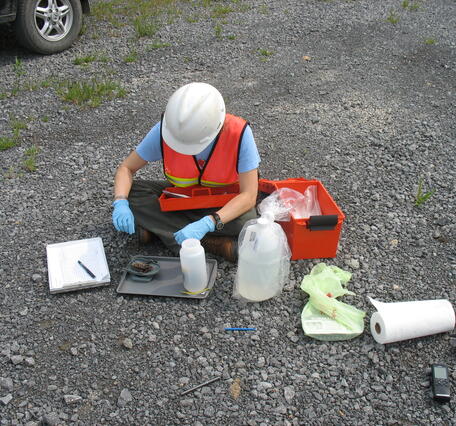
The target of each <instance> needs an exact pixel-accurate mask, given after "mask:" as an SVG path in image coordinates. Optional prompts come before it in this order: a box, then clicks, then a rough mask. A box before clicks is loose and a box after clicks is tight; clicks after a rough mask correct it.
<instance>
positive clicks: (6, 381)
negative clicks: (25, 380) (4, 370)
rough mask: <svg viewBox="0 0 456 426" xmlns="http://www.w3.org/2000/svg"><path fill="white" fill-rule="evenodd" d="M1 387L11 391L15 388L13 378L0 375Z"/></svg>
mask: <svg viewBox="0 0 456 426" xmlns="http://www.w3.org/2000/svg"><path fill="white" fill-rule="evenodd" d="M0 388H2V389H6V390H7V391H9V392H11V391H12V390H13V389H14V383H13V379H11V378H10V377H0Z"/></svg>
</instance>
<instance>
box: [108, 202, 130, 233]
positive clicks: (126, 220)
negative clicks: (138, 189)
mask: <svg viewBox="0 0 456 426" xmlns="http://www.w3.org/2000/svg"><path fill="white" fill-rule="evenodd" d="M112 205H113V206H114V211H113V212H112V223H113V224H114V228H116V229H117V230H118V231H123V232H128V233H129V234H134V233H135V218H134V216H133V213H132V212H131V210H130V205H129V204H128V200H116V201H114V202H113V203H112Z"/></svg>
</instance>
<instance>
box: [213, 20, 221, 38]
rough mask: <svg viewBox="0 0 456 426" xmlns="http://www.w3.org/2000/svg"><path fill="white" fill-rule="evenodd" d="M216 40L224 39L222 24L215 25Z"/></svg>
mask: <svg viewBox="0 0 456 426" xmlns="http://www.w3.org/2000/svg"><path fill="white" fill-rule="evenodd" d="M214 33H215V38H217V39H219V40H220V39H221V38H222V26H221V25H220V24H215V27H214Z"/></svg>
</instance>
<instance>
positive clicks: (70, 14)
mask: <svg viewBox="0 0 456 426" xmlns="http://www.w3.org/2000/svg"><path fill="white" fill-rule="evenodd" d="M81 26H82V7H81V1H80V0H18V2H17V16H16V22H15V30H16V37H17V39H18V41H19V42H20V43H21V44H22V45H23V46H24V47H25V48H27V49H29V50H32V51H33V52H36V53H42V54H45V55H50V54H53V53H57V52H61V51H62V50H65V49H67V48H68V47H70V46H71V45H72V44H73V42H74V41H75V39H76V37H77V36H78V34H79V31H80V30H81Z"/></svg>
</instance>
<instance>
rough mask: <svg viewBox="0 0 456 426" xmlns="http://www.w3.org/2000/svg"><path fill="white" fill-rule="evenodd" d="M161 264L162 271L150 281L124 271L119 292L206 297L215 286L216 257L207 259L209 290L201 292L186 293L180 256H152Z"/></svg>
mask: <svg viewBox="0 0 456 426" xmlns="http://www.w3.org/2000/svg"><path fill="white" fill-rule="evenodd" d="M151 257H152V258H153V259H155V260H156V261H157V262H158V263H159V265H160V271H159V272H158V273H157V274H156V275H154V277H153V279H152V281H150V282H146V283H143V282H138V281H134V280H132V279H131V277H130V273H129V272H127V271H124V273H123V274H122V277H121V278H120V283H119V285H118V286H117V293H121V294H136V295H142V296H167V297H185V298H187V299H204V298H206V297H207V296H208V295H209V293H210V292H211V289H212V287H214V283H215V278H216V276H217V261H216V260H215V259H206V266H207V277H208V283H207V286H206V287H207V288H208V289H209V290H207V291H205V292H204V293H201V294H185V293H184V292H185V288H184V276H183V275H182V270H181V266H180V259H179V258H178V257H162V256H151Z"/></svg>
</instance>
